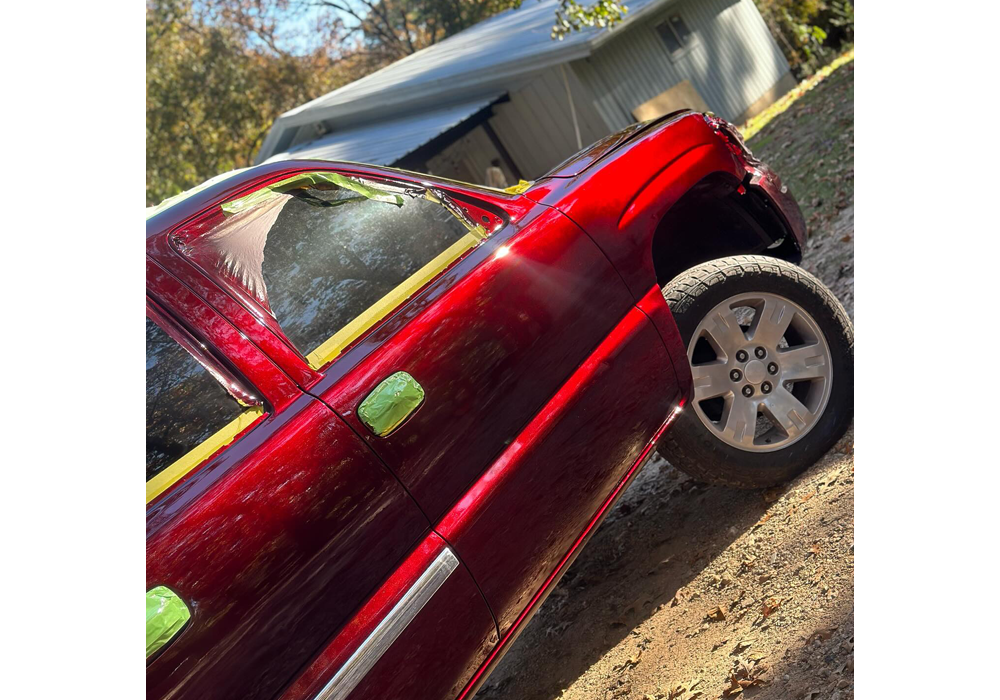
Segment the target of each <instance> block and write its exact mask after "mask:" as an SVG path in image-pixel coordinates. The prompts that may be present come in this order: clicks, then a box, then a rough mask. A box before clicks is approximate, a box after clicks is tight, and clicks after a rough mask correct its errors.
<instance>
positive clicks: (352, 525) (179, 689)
mask: <svg viewBox="0 0 1000 700" xmlns="http://www.w3.org/2000/svg"><path fill="white" fill-rule="evenodd" d="M285 412H286V413H287V414H289V415H288V417H287V418H285V420H281V421H279V420H277V419H272V420H271V421H270V422H265V423H264V424H261V425H259V426H258V427H257V428H256V429H254V430H252V431H250V433H249V435H248V437H249V436H255V435H256V434H257V433H258V432H260V433H262V434H263V433H265V432H266V433H267V435H266V438H265V439H263V440H262V441H261V444H259V445H257V446H255V449H253V451H252V452H251V453H249V454H247V455H246V456H245V457H244V458H243V459H241V460H239V461H238V463H237V464H234V465H232V466H231V467H230V468H229V469H228V470H227V471H226V473H225V474H224V475H223V476H222V477H221V478H219V479H218V480H217V481H215V483H213V484H212V487H211V488H210V489H207V490H206V491H205V492H203V493H202V494H201V495H200V496H199V497H198V498H197V500H195V501H194V502H192V503H190V504H189V505H188V506H187V507H186V508H184V509H183V510H182V511H180V512H178V513H176V514H175V516H174V517H173V518H171V519H170V520H168V521H167V522H162V523H161V521H160V520H157V523H156V524H157V525H158V527H156V528H155V530H154V531H153V532H151V533H150V535H149V537H148V539H147V555H146V561H147V569H146V578H147V589H148V588H152V587H153V586H156V585H161V584H163V585H167V586H169V587H170V588H171V589H173V590H174V591H176V592H177V593H178V594H179V595H180V596H182V597H183V598H184V599H185V600H186V601H187V602H188V604H189V606H190V607H191V609H192V613H193V614H192V619H191V622H190V624H189V626H188V628H187V629H186V630H185V631H184V632H183V633H181V635H180V636H179V637H178V638H177V640H176V641H175V642H174V643H173V644H171V645H170V646H169V647H167V648H166V649H165V651H164V652H163V654H162V655H161V656H159V657H158V658H156V659H155V660H154V661H153V662H152V663H151V664H150V665H149V667H148V670H147V696H148V697H156V698H161V697H162V698H166V697H177V696H183V697H191V698H219V697H242V698H268V697H274V695H275V694H276V693H277V692H279V691H280V690H281V689H282V688H283V687H284V686H285V685H287V684H288V683H289V682H290V681H291V680H292V679H293V678H294V675H295V673H296V671H298V670H299V669H300V668H302V666H303V664H305V663H306V662H307V661H309V659H310V658H311V657H312V656H313V655H314V654H315V653H316V650H317V649H318V648H319V647H320V646H321V645H322V644H323V643H324V642H325V641H326V640H327V639H328V638H329V636H330V634H331V631H332V630H336V629H337V628H339V627H340V626H342V625H344V624H345V623H346V622H347V621H348V620H349V619H350V615H351V613H352V612H353V611H354V610H355V609H356V608H357V607H358V605H359V604H360V603H361V602H362V601H363V600H364V599H365V598H366V597H368V596H369V595H370V594H371V593H372V591H373V590H375V589H376V588H377V587H378V586H379V585H380V584H381V583H382V581H384V579H385V578H386V576H388V575H389V574H390V573H391V572H392V570H393V567H394V565H395V564H396V562H397V561H399V560H400V558H401V557H403V555H404V554H405V553H406V551H407V550H408V549H409V548H410V547H412V546H413V545H414V543H415V542H416V541H417V540H418V539H419V538H420V536H421V535H422V534H423V533H424V532H425V531H426V530H427V521H426V519H425V518H424V517H423V516H422V515H421V513H420V511H419V509H418V508H417V507H416V505H415V504H414V503H413V502H412V500H410V498H409V497H408V496H407V495H406V493H405V492H404V491H403V489H402V488H401V487H400V485H399V483H398V482H397V481H396V480H395V479H394V478H393V477H392V476H391V475H390V474H389V473H388V471H387V470H386V469H385V468H384V467H383V466H382V465H381V464H379V463H378V461H377V460H376V459H375V458H374V456H373V455H372V454H371V452H370V451H369V450H368V449H367V448H365V446H364V444H363V443H361V442H360V441H359V440H358V439H357V436H355V435H354V434H353V433H352V432H351V431H350V429H348V428H347V426H345V425H344V424H343V423H342V422H341V421H340V420H339V419H338V418H337V417H336V416H335V415H334V414H333V413H332V412H331V411H330V409H329V408H327V407H326V406H324V405H323V404H321V403H320V402H319V401H317V400H316V399H313V398H311V397H308V396H303V397H301V398H300V399H299V400H298V401H296V402H294V403H293V404H292V405H290V406H289V407H288V408H287V409H286V411H285ZM223 454H227V453H223ZM185 485H187V484H181V486H180V489H183V488H184V486H185ZM484 611H485V606H484Z"/></svg>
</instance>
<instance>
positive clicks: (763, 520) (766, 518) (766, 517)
mask: <svg viewBox="0 0 1000 700" xmlns="http://www.w3.org/2000/svg"><path fill="white" fill-rule="evenodd" d="M770 519H771V514H770V513H764V515H763V517H761V519H760V520H758V521H757V524H756V525H754V527H755V528H757V527H760V526H761V525H763V524H764V523H766V522H767V521H768V520H770Z"/></svg>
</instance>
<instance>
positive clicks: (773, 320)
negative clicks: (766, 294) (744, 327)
mask: <svg viewBox="0 0 1000 700" xmlns="http://www.w3.org/2000/svg"><path fill="white" fill-rule="evenodd" d="M793 316H795V309H794V308H793V307H792V306H791V305H789V304H787V303H785V302H784V301H782V300H781V299H775V298H768V299H765V300H764V305H763V308H761V309H758V311H757V314H756V315H755V316H754V322H753V328H752V329H751V330H750V337H751V339H752V341H753V342H754V343H756V344H757V345H763V346H764V347H765V348H769V349H770V348H776V347H778V341H780V340H781V338H782V336H784V335H785V331H787V330H788V324H789V323H791V322H792V317H793Z"/></svg>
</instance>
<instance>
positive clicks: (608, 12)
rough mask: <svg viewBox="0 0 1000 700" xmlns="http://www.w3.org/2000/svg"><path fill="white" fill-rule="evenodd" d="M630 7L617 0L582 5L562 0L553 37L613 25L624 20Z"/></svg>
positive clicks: (557, 12) (561, 36)
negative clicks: (588, 28)
mask: <svg viewBox="0 0 1000 700" xmlns="http://www.w3.org/2000/svg"><path fill="white" fill-rule="evenodd" d="M626 12H628V7H626V6H625V5H624V4H622V3H619V2H615V0H596V1H595V2H594V3H593V4H592V5H580V4H578V3H577V2H576V0H560V2H559V9H558V10H556V23H555V24H554V25H553V27H552V38H553V39H558V40H560V41H562V39H563V38H564V37H565V36H566V35H567V34H569V33H570V32H573V31H579V30H580V29H583V28H584V27H613V26H614V25H616V24H618V23H619V22H621V21H622V19H623V18H624V17H625V13H626Z"/></svg>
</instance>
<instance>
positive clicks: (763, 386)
mask: <svg viewBox="0 0 1000 700" xmlns="http://www.w3.org/2000/svg"><path fill="white" fill-rule="evenodd" d="M760 390H761V392H763V393H765V394H770V393H771V382H764V383H763V384H761V385H760Z"/></svg>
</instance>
